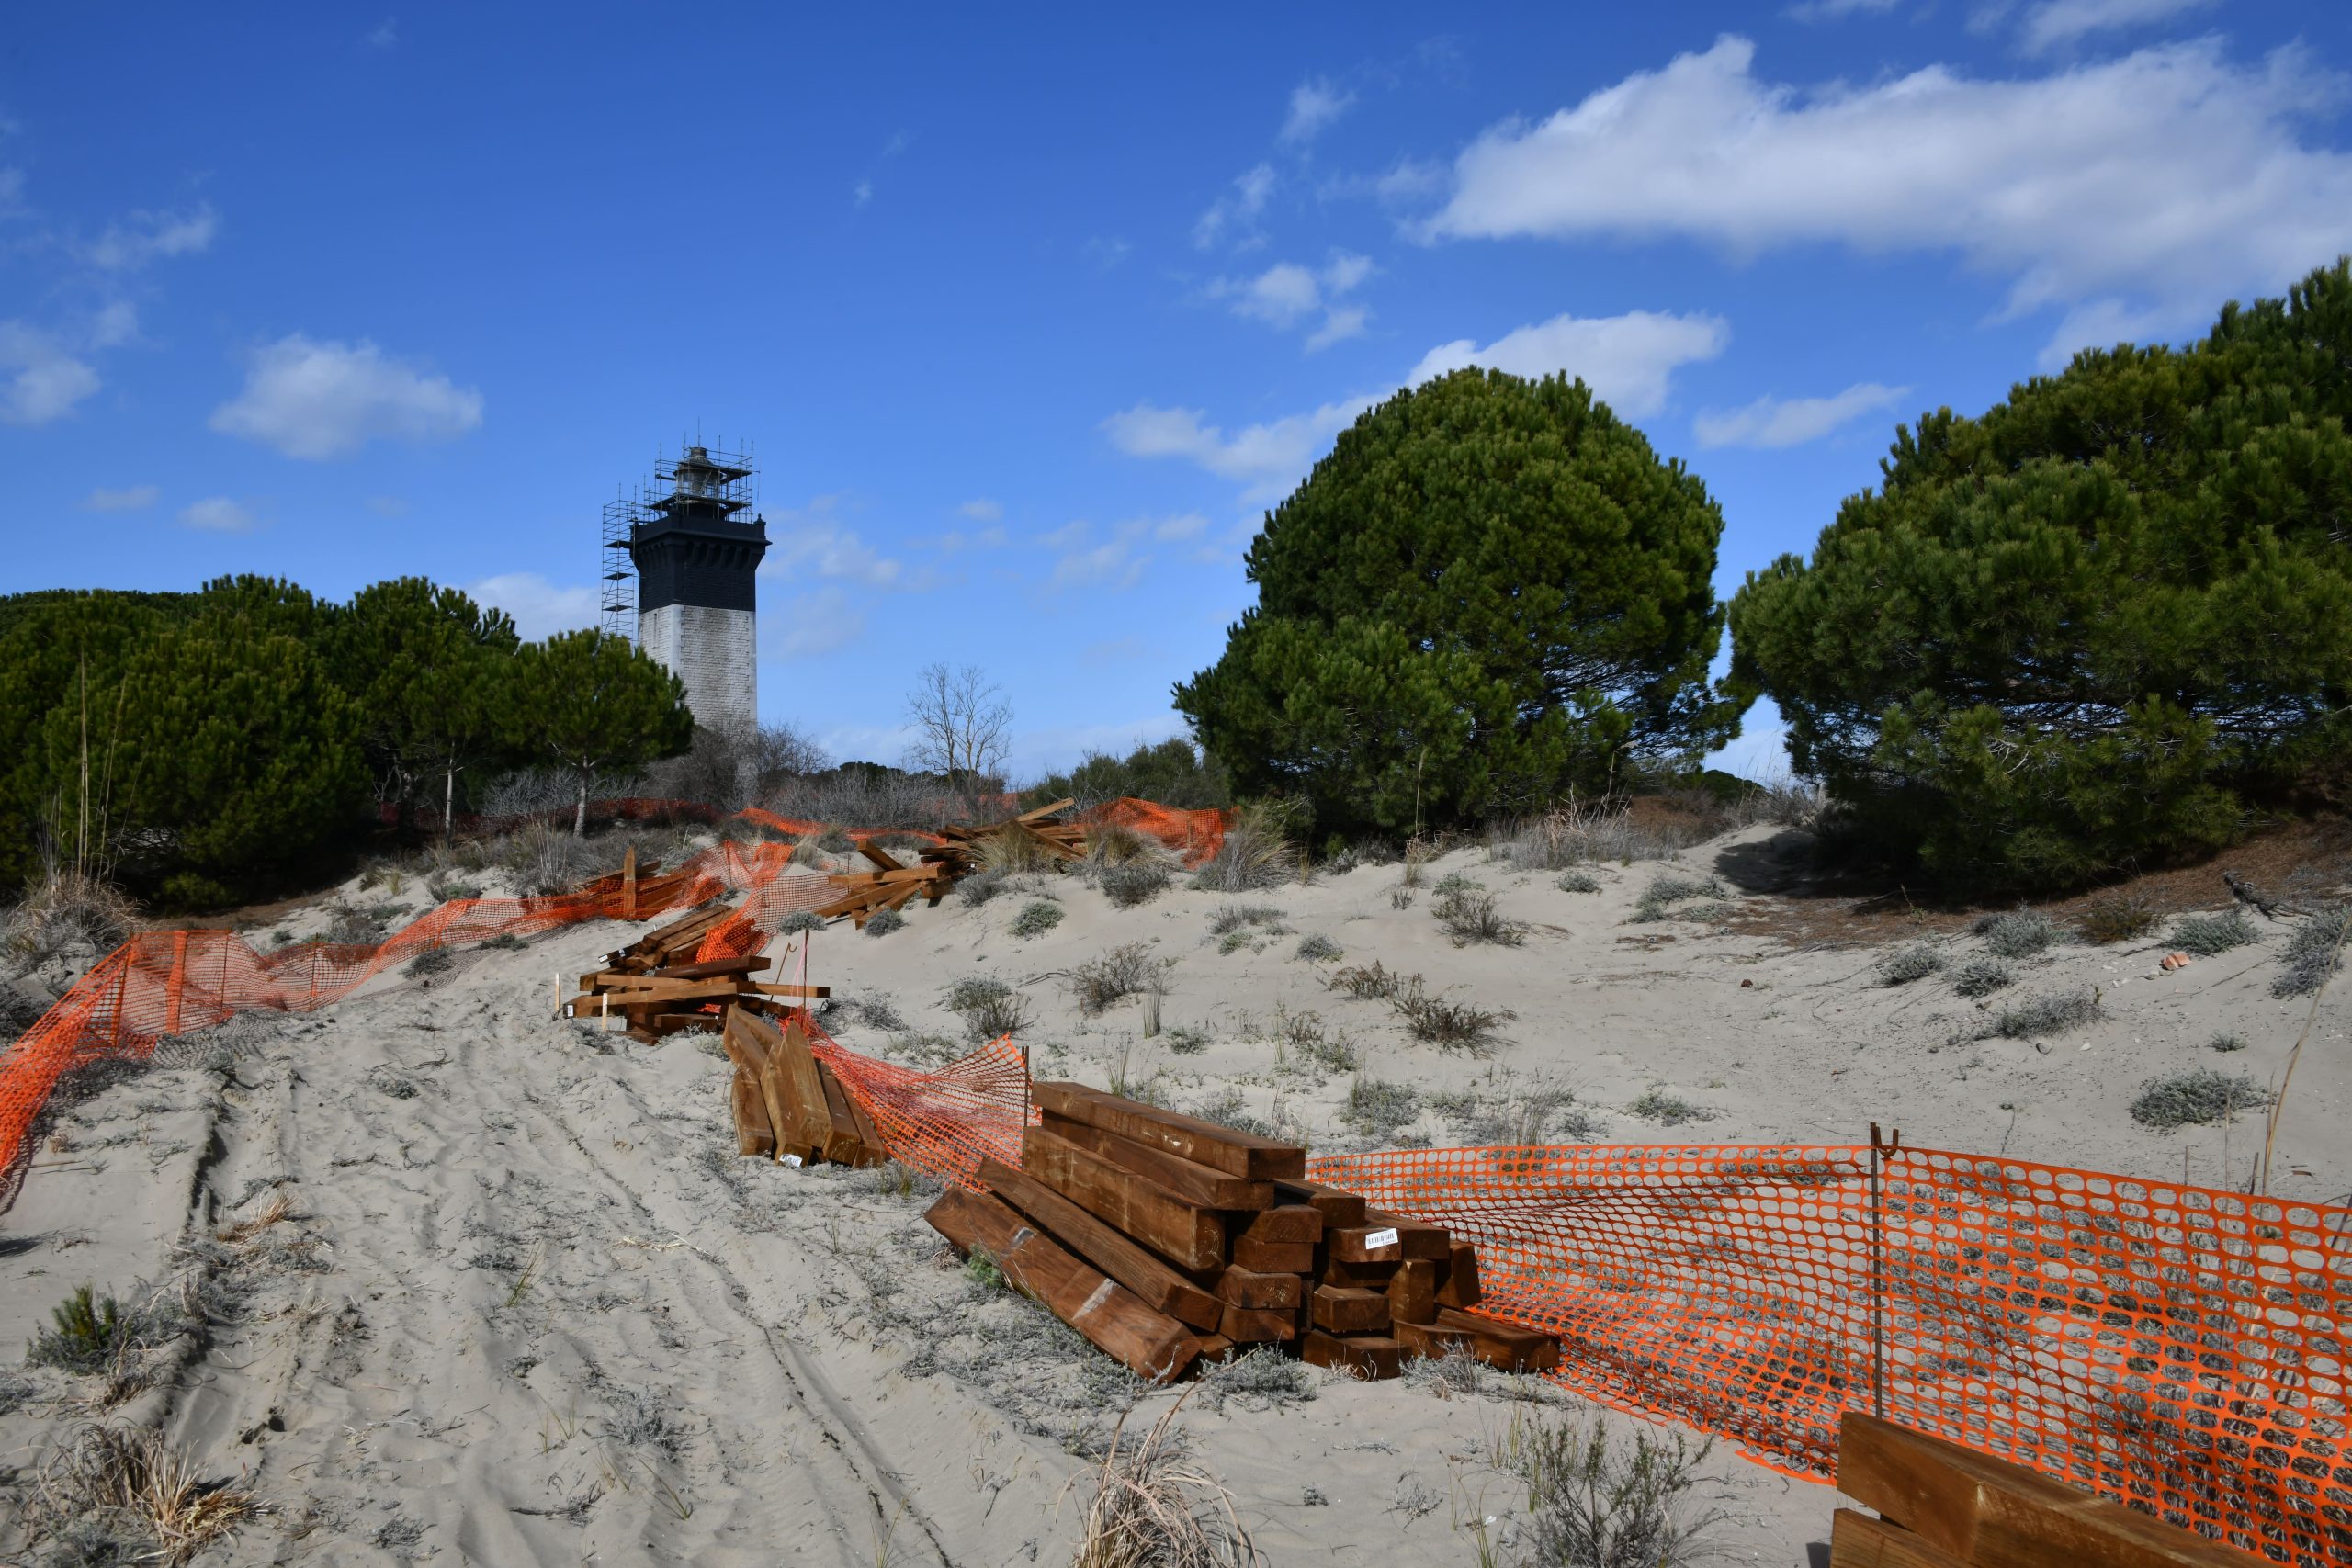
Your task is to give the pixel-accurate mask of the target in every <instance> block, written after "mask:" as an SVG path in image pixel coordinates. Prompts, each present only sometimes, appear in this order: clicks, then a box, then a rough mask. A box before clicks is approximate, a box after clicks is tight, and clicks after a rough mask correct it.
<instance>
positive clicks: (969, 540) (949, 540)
mask: <svg viewBox="0 0 2352 1568" xmlns="http://www.w3.org/2000/svg"><path fill="white" fill-rule="evenodd" d="M914 543H915V544H917V545H922V544H924V543H925V541H923V540H920V539H918V540H915V541H914ZM928 543H929V546H930V547H931V548H933V549H935V550H937V551H939V552H940V553H941V554H942V555H950V556H952V555H954V554H955V553H956V551H958V550H999V549H1002V548H1003V547H1004V543H1005V534H1004V530H1003V529H1002V528H999V527H993V526H991V527H987V528H980V529H976V530H974V531H973V532H972V533H969V534H967V533H965V532H964V531H963V530H962V529H961V528H950V529H949V530H948V531H947V532H946V533H944V534H942V535H940V536H938V537H937V538H935V539H932V540H930V541H928Z"/></svg>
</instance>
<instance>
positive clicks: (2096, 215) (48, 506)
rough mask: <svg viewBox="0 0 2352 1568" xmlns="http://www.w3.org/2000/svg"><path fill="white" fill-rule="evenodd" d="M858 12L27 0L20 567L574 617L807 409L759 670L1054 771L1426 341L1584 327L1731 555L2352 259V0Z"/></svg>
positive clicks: (780, 458)
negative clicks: (658, 480)
mask: <svg viewBox="0 0 2352 1568" xmlns="http://www.w3.org/2000/svg"><path fill="white" fill-rule="evenodd" d="M851 9H853V8H843V10H842V11H841V12H839V13H828V14H823V15H819V14H814V13H808V14H798V15H795V14H789V13H786V12H785V11H784V10H782V9H781V8H770V7H742V8H729V7H724V6H709V7H701V8H697V9H695V10H694V11H693V12H691V13H661V12H657V11H655V10H653V9H650V8H642V7H634V6H608V5H595V4H581V5H571V6H564V7H561V8H554V7H549V8H546V9H543V10H537V11H526V10H524V9H521V8H517V7H474V6H463V7H460V6H447V7H434V8H422V7H413V6H402V7H400V8H397V9H394V10H390V11H372V10H371V11H367V12H361V11H356V10H350V9H346V8H342V7H334V6H279V7H266V6H240V7H232V8H227V9H225V10H224V9H220V8H198V7H190V6H148V7H135V6H50V7H40V8H37V9H36V8H29V7H15V8H12V9H11V12H10V15H9V17H8V18H7V20H6V21H5V22H0V466H5V468H6V472H7V474H8V475H9V477H10V484H9V486H8V495H7V498H6V502H0V507H5V510H0V516H5V518H6V536H7V544H8V547H7V550H6V555H5V557H0V590H8V591H13V590H17V589H24V588H38V587H52V586H62V585H73V586H107V587H120V588H148V589H166V588H184V587H189V586H193V585H194V584H196V583H197V582H198V581H202V580H203V579H205V578H208V577H210V576H213V575H216V574H219V573H222V572H231V571H257V572H269V573H277V574H281V575H285V576H289V577H293V578H295V579H297V580H299V581H301V582H303V583H305V584H306V585H308V586H310V587H311V588H312V589H314V590H316V591H318V592H323V593H326V594H330V595H334V596H337V597H340V596H343V595H345V594H347V593H349V592H351V591H353V590H354V589H356V588H358V587H360V586H362V585H363V584H365V583H368V582H369V581H375V580H377V579H379V578H383V577H389V576H395V575H401V574H404V573H423V574H426V575H430V576H432V577H434V578H436V579H438V580H441V581H448V582H455V583H459V584H462V585H466V586H469V587H471V588H473V589H474V590H475V591H476V592H478V593H479V594H481V596H483V597H485V598H489V599H492V600H493V601H495V602H497V603H500V604H503V605H505V606H506V607H507V608H509V609H511V610H512V611H513V612H514V613H515V615H516V617H517V619H518V620H519V621H520V622H521V623H522V625H523V626H524V628H525V630H526V632H529V633H533V634H543V633H544V632H546V631H548V630H550V629H553V628H556V627H560V626H566V625H573V624H582V623H584V622H585V621H587V620H590V619H593V618H594V616H593V596H592V593H591V584H592V582H593V581H594V567H595V564H596V553H597V552H596V533H595V525H596V517H597V511H598V508H599V506H600V505H601V503H602V502H604V501H605V500H606V499H607V498H609V497H610V496H612V495H613V494H614V492H615V490H616V486H618V485H621V484H623V483H626V482H629V481H633V480H636V479H641V478H643V477H644V476H645V475H646V474H647V472H648V470H649V469H650V467H651V465H652V461H653V458H654V457H655V453H656V449H657V447H658V446H663V445H665V444H666V446H667V449H668V450H669V451H671V452H672V453H674V452H675V451H676V449H677V446H678V443H679V440H680V438H681V436H682V435H687V434H692V433H694V432H695V431H697V430H698V431H699V432H700V433H701V434H703V435H704V436H705V437H707V438H715V439H723V440H724V441H726V442H727V443H729V444H730V445H731V444H734V443H737V442H741V441H750V442H752V443H755V444H756V446H757V451H758V457H759V463H760V469H761V471H760V475H759V481H758V482H759V492H758V493H759V502H760V508H761V510H762V512H763V513H764V514H765V516H766V518H767V520H768V523H769V525H770V532H771V535H772V536H774V537H775V540H776V544H775V547H774V548H773V549H772V550H771V552H770V556H769V560H768V564H767V567H766V568H765V569H764V571H763V580H762V582H761V585H760V593H761V620H762V643H763V660H762V666H761V672H760V678H761V692H760V696H761V707H762V710H763V714H764V715H765V716H768V717H771V718H779V719H789V720H791V721H793V722H795V723H797V724H799V725H801V726H802V727H804V728H807V729H809V730H810V731H811V732H813V733H814V734H816V735H817V736H818V737H819V738H820V739H822V740H823V741H825V742H826V743H827V744H828V745H829V746H830V747H831V749H832V750H834V752H835V753H836V754H837V755H841V756H865V757H873V758H876V759H880V760H895V759H896V757H897V756H898V754H899V750H900V749H901V746H902V744H903V737H902V735H901V733H900V730H899V724H900V707H901V700H902V694H904V692H905V691H906V689H907V687H908V685H909V683H910V677H911V676H912V674H913V672H914V671H917V670H918V669H920V668H921V667H922V666H923V665H925V664H927V663H930V662H932V661H933V660H948V661H951V662H958V663H961V662H971V663H976V664H978V665H980V666H982V667H983V668H985V669H986V670H988V671H989V672H990V673H991V674H992V675H993V676H994V677H995V678H996V679H997V680H998V681H999V682H1001V684H1002V686H1003V688H1004V690H1005V692H1006V694H1007V695H1008V697H1009V698H1010V699H1011V701H1012V705H1013V708H1014V711H1015V715H1016V722H1017V727H1018V729H1019V732H1020V737H1021V739H1020V743H1019V746H1018V748H1017V749H1016V751H1015V756H1014V761H1015V764H1016V771H1017V772H1019V773H1023V774H1030V773H1035V772H1037V771H1039V770H1040V769H1042V768H1043V767H1045V766H1047V765H1051V764H1057V763H1061V762H1066V761H1069V760H1072V759H1073V758H1074V757H1075V756H1076V755H1077V754H1078V752H1079V751H1080V750H1081V749H1082V748H1084V747H1086V746H1089V745H1096V744H1100V745H1113V746H1115V745H1120V744H1124V743H1125V742H1127V741H1129V740H1132V739H1136V738H1156V737H1158V736H1160V735H1165V734H1169V733H1172V732H1175V731H1176V730H1177V729H1178V728H1179V725H1178V721H1177V720H1176V719H1175V717H1174V716H1173V715H1172V713H1171V712H1170V709H1169V706H1168V693H1169V687H1170V683H1171V682H1174V681H1177V680H1180V679H1182V678H1184V677H1185V676H1187V675H1189V674H1191V673H1192V672H1193V671H1195V670H1197V669H1199V668H1201V667H1202V666H1204V664H1206V663H1207V662H1209V661H1210V660H1213V659H1214V658H1215V657H1216V653H1217V650H1218V649H1219V648H1220V647H1221V646H1222V642H1223V637H1224V631H1225V627H1226V626H1227V624H1228V622H1229V621H1230V620H1231V619H1232V618H1233V617H1234V616H1235V615H1237V614H1238V612H1239V611H1240V610H1241V609H1242V607H1243V606H1244V605H1245V604H1248V603H1249V602H1250V589H1249V585H1248V584H1247V583H1246V582H1245V581H1243V578H1242V574H1241V566H1240V558H1241V551H1242V549H1243V548H1244V547H1245V546H1246V545H1247V543H1248V540H1249V538H1250V534H1251V533H1252V532H1253V531H1254V529H1255V527H1256V526H1257V525H1258V522H1259V520H1260V518H1261V514H1262V513H1263V511H1264V510H1265V509H1266V508H1267V507H1268V506H1270V505H1271V504H1272V502H1273V501H1275V500H1276V499H1278V498H1279V497H1280V496H1281V495H1283V493H1285V492H1286V491H1288V490H1289V489H1290V487H1291V486H1293V485H1294V484H1295V482H1296V481H1297V480H1298V479H1301V478H1302V477H1304V475H1305V474H1306V470H1307V468H1308V467H1309V466H1310V465H1311V464H1312V463H1313V461H1314V459H1315V458H1316V457H1317V456H1319V455H1320V454H1321V453H1322V452H1323V451H1325V450H1327V449H1328V448H1329V442H1330V439H1331V436H1332V434H1334V432H1335V431H1336V430H1338V429H1339V428H1340V427H1342V426H1343V425H1344V424H1345V423H1348V422H1349V421H1350V420H1351V419H1352V418H1353V417H1354V416H1355V415H1356V413H1357V412H1360V411H1361V410H1362V409H1363V408H1364V407H1366V406H1368V405H1369V404H1370V403H1371V402H1373V401H1374V400H1378V399H1380V398H1382V397H1384V396H1385V395H1387V394H1389V393H1391V392H1393V391H1395V390H1396V389H1397V388H1398V387H1400V386H1402V385H1406V384H1408V382H1409V381H1411V380H1412V379H1414V378H1417V377H1419V376H1425V375H1428V374H1430V373H1432V372H1434V371H1436V370H1439V369H1443V368H1449V367H1453V366H1454V365H1459V364H1464V363H1470V362H1478V363H1487V364H1493V365H1498V366H1500V367H1503V368H1506V369H1510V370H1514V371H1520V372H1522V373H1529V374H1533V373H1540V372H1543V371H1547V370H1567V371H1570V372H1572V373H1577V374H1581V375H1583V376H1584V377H1585V378H1586V379H1587V380H1589V381H1590V382H1592V383H1593V384H1594V385H1595V387H1596V388H1597V389H1599V390H1600V393H1601V395H1602V396H1603V397H1604V398H1606V399H1608V400H1610V401H1611V403H1612V404H1613V405H1614V406H1615V407H1616V408H1617V409H1618V410H1619V412H1621V413H1623V414H1624V415H1625V416H1627V417H1628V418H1630V419H1631V420H1633V421H1634V423H1637V424H1639V425H1640V426H1641V427H1642V428H1643V429H1645V431H1646V432H1647V433H1648V434H1649V436H1650V438H1651V440H1652V441H1653V442H1654V443H1655V444H1656V446H1657V447H1658V448H1659V450H1660V451H1661V452H1663V453H1665V454H1668V455H1671V456H1676V457H1682V458H1685V459H1686V460H1688V461H1689V462H1690V463H1691V465H1692V466H1693V467H1694V468H1696V470H1697V471H1698V472H1699V473H1700V474H1701V475H1702V477H1703V478H1704V479H1705V480H1706V482H1707V484H1708V485H1709V487H1710V489H1711V490H1712V491H1713V493H1714V494H1715V496H1716V497H1717V498H1718V499H1719V500H1720V501H1721V502H1722V503H1723V506H1724V513H1725V518H1726V525H1725V529H1724V539H1723V547H1722V558H1721V562H1722V565H1721V573H1720V585H1721V587H1722V588H1723V590H1724V592H1726V593H1728V592H1730V591H1731V589H1733V588H1734V587H1736V585H1737V583H1738V581H1739V580H1740V577H1741V574H1742V573H1743V572H1745V571H1746V570H1748V569H1750V568H1753V567H1757V566H1759V565H1761V564H1763V563H1764V562H1766V561H1768V560H1770V559H1771V558H1773V557H1774V556H1776V555H1778V554H1780V553H1781V552H1782V551H1787V550H1798V551H1802V550H1804V549H1806V548H1808V547H1810V545H1811V543H1812V540H1813V538H1814V536H1815V534H1816V532H1817V531H1818V530H1819V528H1820V527H1821V525H1823V524H1824V523H1825V522H1826V521H1827V520H1828V519H1829V518H1830V517H1831V516H1832V514H1833V513H1834V512H1835V509H1836V506H1837V503H1838V500H1839V498H1840V497H1842V496H1844V495H1846V494H1848V493H1850V492H1851V491H1855V490H1858V489H1860V488H1861V487H1863V486H1865V485H1868V484H1870V483H1871V482H1872V481H1873V480H1874V479H1876V477H1877V462H1878V458H1879V457H1880V455H1881V454H1882V453H1883V450H1884V449H1885V446H1886V444H1887V441H1888V439H1889V437H1890V435H1891V434H1892V431H1893V427H1894V422H1895V421H1896V420H1898V419H1909V418H1911V417H1913V416H1915V415H1916V414H1917V412H1919V411H1920V410H1922V409H1929V408H1933V407H1936V406H1938V405H1939V404H1944V405H1950V406H1951V407H1953V408H1955V409H1958V410H1961V411H1962V412H1973V411H1975V410H1978V409H1981V408H1982V407H1984V406H1985V404H1986V403H1988V402H1990V401H1992V400H1996V399H1997V398H1999V397H2001V396H2002V395H2003V394H2004V393H2005V392H2006V391H2007V388H2008V387H2009V385H2010V384H2011V383H2012V382H2013V381H2014V380H2016V379H2018V378H2020V377H2022V376H2025V375H2028V374H2030V373H2032V372H2034V371H2035V370H2037V369H2039V368H2049V367H2056V366H2059V365H2062V364H2063V363H2064V358H2065V356H2066V355H2067V354H2068V353H2069V352H2070V351H2071V350H2072V349H2074V348H2075V347H2077V346H2080V345H2083V344H2105V343H2110V342H2113V341H2116V340H2117V339H2119V338H2122V337H2133V338H2139V339H2143V340H2153V339H2178V338H2182V337H2187V336H2190V335H2194V334H2195V333H2197V332H2198V331H2199V329H2200V328H2201V327H2202V325H2203V324H2204V323H2205V322H2207V321H2210V319H2211V315H2212V313H2213V311H2214V310H2215V308H2216V307H2217V306H2218V305H2219V304H2220V303H2221V302H2222V300H2223V299H2230V298H2233V297H2237V298H2248V297H2252V296H2254V295H2256V294H2259V293H2275V292H2277V291H2278V290H2279V289H2280V288H2283V286H2284V285H2285V284H2287V283H2288V282H2289V281H2290V280H2291V279H2293V278H2295V277H2298V276H2301V275H2302V274H2303V273H2304V272H2306V271H2308V270H2309V269H2310V268H2311V267H2312V266H2314V265H2320V264H2322V263H2324V262H2327V261H2330V260H2332V259H2333V258H2334V257H2335V255H2336V254H2339V253H2340V252H2344V251H2347V250H2352V151H2347V138H2346V119H2345V111H2346V104H2347V76H2346V73H2352V7H2340V6H2318V5H2306V6H2287V5H2263V4H2251V3H2249V4H2236V5H2230V4H2222V3H2220V0H2203V3H2196V0H2188V3H2184V0H2017V3H2013V4H1999V3H1994V4H1975V5H1972V4H1969V3H1967V0H1959V3H1954V0H1939V3H1936V4H1921V3H1919V0H1811V3H1809V4H1798V5H1792V6H1787V7H1785V8H1776V7H1771V6H1701V5H1674V6H1575V7H1571V6H1525V7H1520V8H1511V9H1504V8H1495V9H1489V10H1485V11H1474V10H1471V9H1469V8H1444V9H1442V10H1438V9H1432V8H1430V7H1428V6H1364V5H1362V4H1358V5H1351V6H1304V5H1298V6H1249V7H1233V8H1227V9H1219V8H1209V7H1188V8H1184V9H1182V11H1181V12H1179V13H1168V12H1160V11H1157V10H1137V9H1136V8H1132V7H1109V6H1090V7H1076V6H1072V7H1064V8H1061V9H1059V10H1058V11H1046V10H1043V9H1037V10H1031V11H1027V12H1025V13H1022V14H1016V13H1015V12H1012V11H1004V10H1001V9H1000V10H997V11H994V12H992V13H989V14H982V12H981V11H980V9H979V8H975V7H956V8H944V7H943V8H939V9H936V10H933V11H931V12H929V13H928V14H924V13H920V12H918V11H916V10H914V9H911V8H908V9H904V10H900V11H898V12H896V13H895V14H890V15H885V14H883V13H882V11H881V10H880V9H879V8H854V9H855V10H857V11H858V12H859V13H861V14H855V15H853V14H849V12H850V10H851ZM679 17H684V18H688V19H673V18H679ZM1441 24H1442V25H1443V27H1444V28H1447V29H1448V30H1443V31H1440V30H1436V29H1437V28H1439V26H1440V25H1441ZM1750 731H1751V733H1750V736H1749V737H1748V738H1747V739H1746V740H1744V741H1743V742H1742V743H1741V745H1740V746H1738V747H1737V748H1736V749H1735V755H1734V758H1733V761H1734V762H1735V763H1736V765H1738V766H1740V767H1742V768H1744V769H1746V770H1747V771H1752V772H1753V771H1770V769H1771V768H1772V767H1773V766H1774V765H1775V763H1776V761H1777V758H1778V750H1777V741H1776V739H1775V736H1774V732H1773V725H1772V721H1771V716H1770V713H1769V710H1763V711H1759V712H1758V714H1756V715H1754V716H1751V720H1750Z"/></svg>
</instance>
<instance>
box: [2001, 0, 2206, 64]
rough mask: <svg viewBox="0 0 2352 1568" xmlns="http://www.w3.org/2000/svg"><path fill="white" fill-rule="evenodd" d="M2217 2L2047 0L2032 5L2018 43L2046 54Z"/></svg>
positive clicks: (2019, 31)
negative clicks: (2104, 34)
mask: <svg viewBox="0 0 2352 1568" xmlns="http://www.w3.org/2000/svg"><path fill="white" fill-rule="evenodd" d="M2214 4H2215V0H2043V4H2041V5H2039V6H2031V7H2030V8H2029V9H2028V10H2027V11H2026V14H2025V19H2024V21H2022V22H2020V23H2019V24H2018V48H2020V49H2022V50H2024V51H2026V52H2027V53H2029V54H2046V53H2048V52H2049V51H2052V50H2055V49H2064V48H2065V47H2067V46H2068V45H2070V44H2076V43H2080V42H2081V41H2082V40H2083V39H2086V38H2088V37H2089V36H2090V35H2091V34H2093V33H2100V32H2112V31H2118V30H2120V29H2122V28H2144V27H2152V26H2154V24H2156V23H2158V22H2168V21H2170V20H2172V18H2174V17H2179V16H2185V15H2187V14H2188V13H2189V12H2191V11H2202V10H2206V9H2208V8H2209V7H2211V6H2213V5H2214Z"/></svg>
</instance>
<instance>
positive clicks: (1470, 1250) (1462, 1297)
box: [1437, 1241, 1479, 1308]
mask: <svg viewBox="0 0 2352 1568" xmlns="http://www.w3.org/2000/svg"><path fill="white" fill-rule="evenodd" d="M1478 1300H1479V1296H1478V1249H1477V1248H1476V1247H1473V1246H1471V1245H1470V1244H1469V1243H1468V1242H1466V1241H1457V1242H1453V1243H1452V1244H1451V1245H1450V1246H1449V1247H1447V1249H1446V1261H1445V1266H1444V1268H1442V1269H1440V1270H1439V1272H1438V1281H1437V1304H1438V1305H1440V1306H1449V1307H1457V1308H1459V1307H1474V1306H1476V1305H1477V1304H1478Z"/></svg>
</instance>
